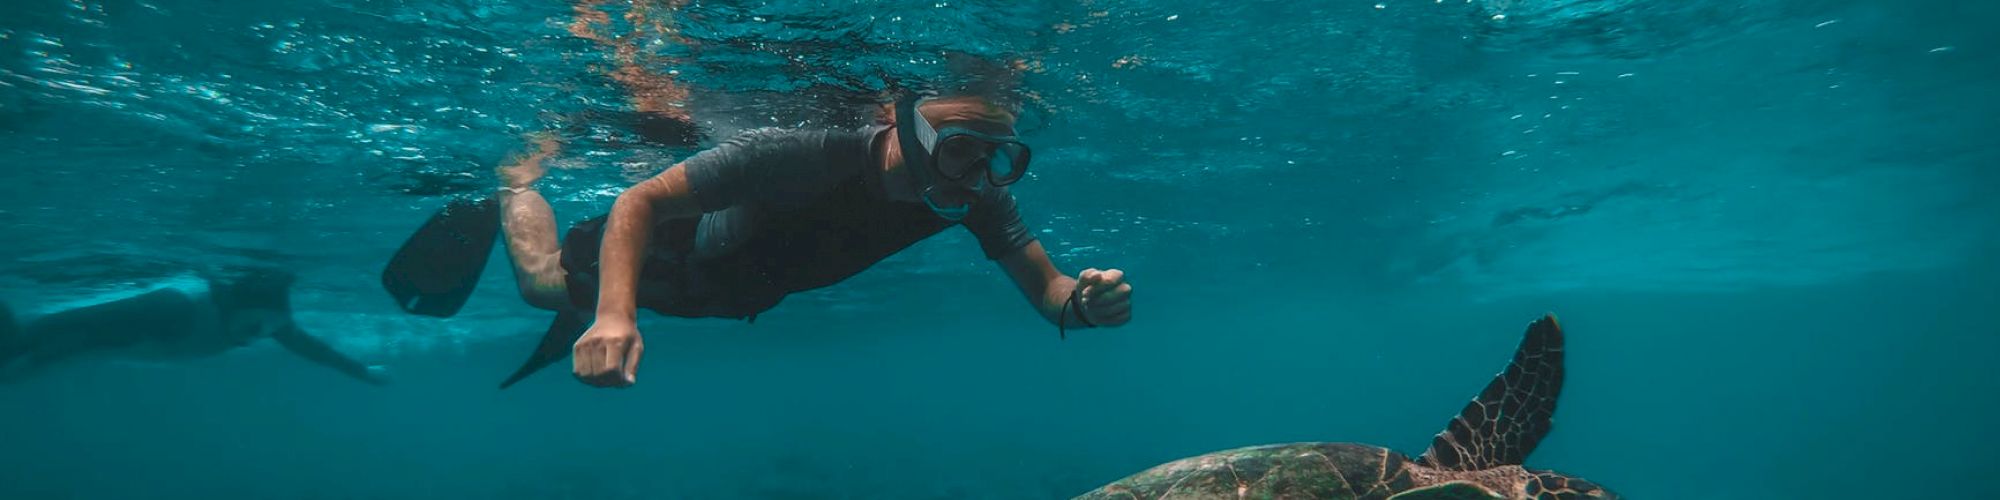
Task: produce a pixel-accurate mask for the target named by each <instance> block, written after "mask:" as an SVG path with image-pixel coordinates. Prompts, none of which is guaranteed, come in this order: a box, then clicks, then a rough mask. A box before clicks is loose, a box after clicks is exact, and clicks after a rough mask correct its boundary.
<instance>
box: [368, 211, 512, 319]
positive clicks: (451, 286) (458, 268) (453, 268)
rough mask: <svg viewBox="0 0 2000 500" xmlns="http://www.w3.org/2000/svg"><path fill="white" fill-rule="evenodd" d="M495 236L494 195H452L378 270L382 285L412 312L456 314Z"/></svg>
mask: <svg viewBox="0 0 2000 500" xmlns="http://www.w3.org/2000/svg"><path fill="white" fill-rule="evenodd" d="M499 234H500V200H499V199H498V198H494V197H481V198H471V197H461V198H456V199H453V200H452V201H451V202H450V203H447V204H445V206H444V208H442V209H438V211H437V213H434V214H431V218H430V220H429V221H426V222H424V225H423V227H419V228H417V232H416V233H415V234H412V235H410V239H409V240H408V241H404V242H403V247H402V248H399V249H397V250H396V256H395V257H391V258H390V259H389V265H388V267H386V268H384V269H383V270H382V288H384V289H386V290H388V291H389V295H390V296H391V297H395V299H396V305H398V306H401V307H402V308H403V310H404V311H407V312H410V313H412V314H421V315H425V316H437V317H440V318H443V317H450V316H451V315H453V314H457V313H458V309H459V308H460V307H464V306H465V301H466V299H469V298H471V297H472V290H473V288H474V287H475V286H476V285H478V284H479V274H480V273H481V272H483V271H485V270H486V259H487V258H488V257H491V256H492V255H493V241H494V240H495V239H497V237H498V235H499Z"/></svg>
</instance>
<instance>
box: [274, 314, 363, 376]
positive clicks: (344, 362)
mask: <svg viewBox="0 0 2000 500" xmlns="http://www.w3.org/2000/svg"><path fill="white" fill-rule="evenodd" d="M271 338H272V339H274V340H277V341H278V345H282V346H285V349H289V350H291V351H292V352H293V353H294V354H298V355H299V357H302V358H306V360H308V361H312V362H314V363H318V364H320V365H321V366H325V367H328V368H332V369H335V370H339V371H340V373H345V374H347V376H349V377H354V378H356V379H360V380H361V381H363V382H367V383H370V384H375V385H383V384H386V383H388V381H387V380H384V379H383V378H382V377H381V375H380V374H377V373H374V372H370V371H369V370H368V365H367V364H364V363H362V362H360V361H356V360H355V359H354V358H350V357H347V355H345V354H341V353H340V351H337V350H334V349H333V346H330V345H327V344H326V342H324V341H321V340H320V339H318V338H315V337H313V336H312V335H310V334H307V333H306V332H305V330H300V329H299V327H298V325H292V324H287V325H285V326H283V327H280V328H277V329H276V330H273V331H272V332H271Z"/></svg>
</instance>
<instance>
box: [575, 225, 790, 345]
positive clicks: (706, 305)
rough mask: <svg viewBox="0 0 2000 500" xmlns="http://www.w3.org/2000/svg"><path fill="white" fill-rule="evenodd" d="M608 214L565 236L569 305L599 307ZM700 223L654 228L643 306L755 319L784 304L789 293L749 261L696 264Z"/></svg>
mask: <svg viewBox="0 0 2000 500" xmlns="http://www.w3.org/2000/svg"><path fill="white" fill-rule="evenodd" d="M605 219H606V216H599V217H596V218H592V219H589V220H585V221H583V222H578V223H577V224H576V225H575V226H571V227H570V229H569V234H567V235H566V236H564V237H563V250H562V266H563V270H564V271H565V272H566V281H567V283H568V288H569V295H570V302H571V303H573V304H575V305H576V306H577V307H579V308H583V309H584V310H589V309H592V308H595V307H596V304H597V284H598V279H597V276H598V261H597V258H598V248H599V247H600V246H601V244H602V242H603V239H604V223H605ZM697 222H698V220H696V219H682V220H670V221H667V222H665V223H663V224H660V225H659V226H657V227H656V228H655V229H654V234H653V242H652V244H650V245H647V249H646V250H647V256H646V264H645V267H644V268H643V269H641V270H640V271H639V272H640V275H639V287H638V288H639V289H638V301H637V304H638V306H639V307H642V308H646V309H651V310H652V311H653V312H656V313H660V314H665V315H668V316H677V317H683V318H730V319H744V320H754V319H756V317H757V314H759V313H762V312H764V311H767V310H770V309H771V308H772V307H775V306H777V305H778V302H779V301H781V300H783V299H784V297H785V292H784V291H782V290H779V289H777V287H775V286H772V285H770V280H769V279H766V278H765V274H764V273H763V272H762V271H760V270H759V269H757V267H756V266H755V265H753V264H752V263H751V262H749V261H747V260H745V259H725V260H717V261H712V262H707V261H705V262H696V261H694V259H692V257H691V256H692V255H693V249H694V235H695V227H696V224H697Z"/></svg>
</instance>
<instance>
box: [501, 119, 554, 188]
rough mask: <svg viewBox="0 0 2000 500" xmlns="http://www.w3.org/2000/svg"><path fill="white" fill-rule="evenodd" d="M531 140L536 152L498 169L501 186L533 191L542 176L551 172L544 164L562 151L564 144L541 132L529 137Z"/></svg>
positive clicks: (552, 135)
mask: <svg viewBox="0 0 2000 500" xmlns="http://www.w3.org/2000/svg"><path fill="white" fill-rule="evenodd" d="M529 140H531V141H532V142H533V143H534V145H535V152H533V153H528V154H527V155H526V156H521V157H518V158H516V159H515V160H513V161H510V162H507V164H505V165H501V166H500V168H499V169H497V171H498V173H499V174H500V183H501V186H503V187H506V188H508V189H509V190H520V189H533V188H534V187H535V181H538V180H541V179H542V175H544V174H547V173H548V172H549V167H548V166H547V165H543V164H542V162H544V161H547V160H548V159H549V158H550V157H553V156H555V155H556V153H558V152H561V151H562V142H560V141H558V140H557V139H556V135H555V134H552V133H548V132H541V133H537V134H534V135H531V136H529Z"/></svg>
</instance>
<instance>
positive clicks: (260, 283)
mask: <svg viewBox="0 0 2000 500" xmlns="http://www.w3.org/2000/svg"><path fill="white" fill-rule="evenodd" d="M297 280H298V278H297V276H295V275H293V274H292V272H291V271H286V270H284V269H278V268H272V267H253V268H244V269H237V270H231V271H229V272H226V273H222V274H220V275H218V276H214V277H212V278H211V283H213V284H212V285H211V286H212V290H213V293H214V294H215V301H216V304H217V305H219V306H222V307H224V308H229V309H237V310H249V309H254V310H269V311H288V310H291V308H292V301H291V296H292V283H293V282H295V281H297Z"/></svg>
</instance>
